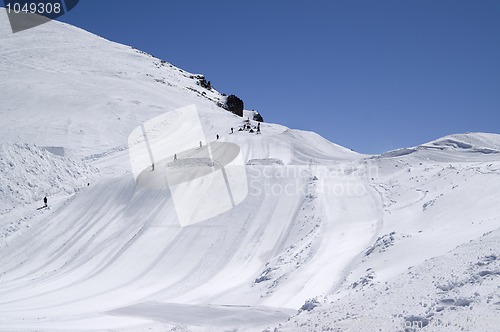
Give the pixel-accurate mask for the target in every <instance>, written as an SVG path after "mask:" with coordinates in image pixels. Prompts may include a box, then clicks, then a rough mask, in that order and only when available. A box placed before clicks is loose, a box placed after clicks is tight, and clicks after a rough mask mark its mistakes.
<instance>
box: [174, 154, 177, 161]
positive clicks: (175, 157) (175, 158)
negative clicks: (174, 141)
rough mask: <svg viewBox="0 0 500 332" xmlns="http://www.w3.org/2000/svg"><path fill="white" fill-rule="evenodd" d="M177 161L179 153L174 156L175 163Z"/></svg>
mask: <svg viewBox="0 0 500 332" xmlns="http://www.w3.org/2000/svg"><path fill="white" fill-rule="evenodd" d="M176 160H177V153H176V154H174V161H176Z"/></svg>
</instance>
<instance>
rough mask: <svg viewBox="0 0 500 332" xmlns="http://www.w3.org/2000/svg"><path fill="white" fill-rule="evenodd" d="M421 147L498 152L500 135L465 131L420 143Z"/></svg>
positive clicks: (499, 149)
mask: <svg viewBox="0 0 500 332" xmlns="http://www.w3.org/2000/svg"><path fill="white" fill-rule="evenodd" d="M421 147H423V148H437V149H440V150H461V151H464V150H467V151H471V152H481V153H499V152H500V135H499V134H489V133H467V134H455V135H449V136H445V137H443V138H440V139H437V140H435V141H431V142H429V143H426V144H423V145H421Z"/></svg>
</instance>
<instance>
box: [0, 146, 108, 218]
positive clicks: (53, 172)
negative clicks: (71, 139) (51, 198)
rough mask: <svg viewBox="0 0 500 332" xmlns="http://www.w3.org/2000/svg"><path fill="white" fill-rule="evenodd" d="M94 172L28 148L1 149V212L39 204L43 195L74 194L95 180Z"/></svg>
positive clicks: (68, 160) (53, 155) (34, 148)
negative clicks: (17, 206) (22, 205)
mask: <svg viewBox="0 0 500 332" xmlns="http://www.w3.org/2000/svg"><path fill="white" fill-rule="evenodd" d="M97 173H98V170H97V168H95V167H91V166H88V165H85V164H82V163H78V162H76V161H73V160H71V159H68V158H65V157H60V156H57V155H55V154H53V153H50V152H49V151H47V150H45V149H42V148H39V147H37V146H34V145H30V144H2V145H0V183H2V186H1V187H0V212H2V211H3V212H4V211H8V210H9V209H10V208H11V207H12V206H13V205H18V204H29V203H33V202H35V201H40V200H42V199H43V197H44V196H45V195H53V194H56V193H59V192H66V193H73V192H75V191H76V190H77V189H78V188H79V187H82V186H86V185H87V183H88V182H90V181H91V180H92V179H94V178H95V177H96V174H97Z"/></svg>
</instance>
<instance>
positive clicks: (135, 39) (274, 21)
mask: <svg viewBox="0 0 500 332" xmlns="http://www.w3.org/2000/svg"><path fill="white" fill-rule="evenodd" d="M60 20H61V21H64V22H68V23H71V24H73V25H76V26H79V27H81V28H83V29H85V30H88V31H91V32H93V33H96V34H98V35H100V36H103V37H105V38H107V39H110V40H113V41H117V42H120V43H123V44H127V45H131V46H134V47H136V48H139V49H142V50H144V51H146V52H148V53H151V54H153V55H155V56H156V57H159V58H161V59H164V60H166V61H169V62H171V63H173V64H175V65H176V66H178V67H181V68H183V69H185V70H188V71H190V72H195V73H202V74H204V75H205V76H206V77H207V78H208V79H209V80H210V81H211V82H212V84H213V85H214V86H215V88H217V89H218V90H219V91H221V92H225V93H228V94H231V93H234V94H236V95H237V96H239V97H240V98H242V99H243V100H244V102H245V107H246V108H247V109H256V110H258V111H259V112H261V113H262V115H263V117H264V119H265V120H266V122H275V123H281V124H284V125H286V126H289V127H292V128H298V129H306V130H313V131H315V132H318V133H319V134H321V135H322V136H324V137H326V138H327V139H329V140H331V141H333V142H335V143H338V144H341V145H343V146H346V147H348V148H352V149H354V150H356V151H359V152H364V153H378V152H383V151H387V150H390V149H395V148H399V147H406V146H413V145H417V144H420V143H424V142H426V141H429V140H432V139H435V138H438V137H441V136H444V135H447V134H451V133H463V132H468V131H483V132H496V133H500V1H498V0H470V1H462V0H366V1H356V0H343V1H335V0H325V1H314V0H312V1H306V0H301V1H297V0H291V1H290V0H273V1H260V0H252V1H235V0H223V1H206V0H205V1H175V0H172V1H165V0H148V1H127V0H106V1H97V0H95V1H91V0H81V1H80V4H79V5H78V6H77V7H76V8H75V9H73V11H71V12H70V13H68V14H67V15H66V16H64V17H62V18H61V19H60Z"/></svg>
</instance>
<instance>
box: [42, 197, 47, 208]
mask: <svg viewBox="0 0 500 332" xmlns="http://www.w3.org/2000/svg"><path fill="white" fill-rule="evenodd" d="M43 203H44V204H45V207H47V196H45V197H44V198H43Z"/></svg>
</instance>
